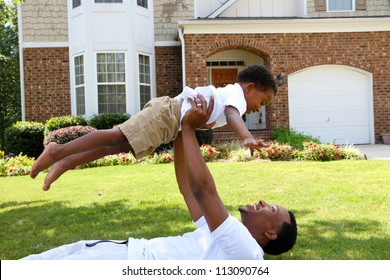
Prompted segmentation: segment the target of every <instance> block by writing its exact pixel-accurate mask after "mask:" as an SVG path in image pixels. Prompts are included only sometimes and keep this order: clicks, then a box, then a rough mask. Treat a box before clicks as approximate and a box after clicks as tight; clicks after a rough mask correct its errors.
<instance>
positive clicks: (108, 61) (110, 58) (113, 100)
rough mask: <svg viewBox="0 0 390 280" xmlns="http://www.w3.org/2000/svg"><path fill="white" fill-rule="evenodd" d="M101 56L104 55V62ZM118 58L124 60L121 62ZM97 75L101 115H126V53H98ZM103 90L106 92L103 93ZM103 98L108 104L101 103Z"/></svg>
mask: <svg viewBox="0 0 390 280" xmlns="http://www.w3.org/2000/svg"><path fill="white" fill-rule="evenodd" d="M101 55H104V60H102V56H101ZM118 56H121V58H122V59H121V60H120V61H118ZM96 74H97V77H96V78H97V99H98V112H99V114H101V113H126V53H124V52H98V53H96ZM103 89H105V90H106V92H102V91H103ZM120 89H122V90H120ZM107 91H109V92H107ZM101 98H105V99H106V102H101V100H100V99H101ZM113 106H114V107H115V109H114V110H113V109H112V107H113ZM104 107H105V108H104ZM110 107H111V108H110Z"/></svg>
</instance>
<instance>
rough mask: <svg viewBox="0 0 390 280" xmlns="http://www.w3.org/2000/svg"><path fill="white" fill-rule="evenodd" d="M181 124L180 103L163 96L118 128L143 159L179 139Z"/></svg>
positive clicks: (154, 99) (150, 102) (136, 155)
mask: <svg viewBox="0 0 390 280" xmlns="http://www.w3.org/2000/svg"><path fill="white" fill-rule="evenodd" d="M179 122H180V103H179V101H177V100H175V99H173V98H170V97H168V96H163V97H159V98H153V99H152V100H150V101H149V102H148V103H147V104H146V105H145V107H144V108H143V109H142V111H140V112H139V113H137V114H136V115H134V117H131V118H130V119H128V120H127V121H125V122H124V123H122V124H120V125H119V126H118V128H119V129H120V130H121V131H122V133H123V134H124V135H125V136H126V138H127V140H128V141H129V143H130V145H131V147H132V148H133V150H134V153H135V154H134V156H135V157H136V158H137V159H141V158H143V157H144V156H147V155H149V154H151V153H152V152H153V151H154V150H155V149H156V148H157V147H158V146H160V145H161V144H164V143H168V142H169V141H172V140H174V139H175V138H176V137H177V134H178V131H179Z"/></svg>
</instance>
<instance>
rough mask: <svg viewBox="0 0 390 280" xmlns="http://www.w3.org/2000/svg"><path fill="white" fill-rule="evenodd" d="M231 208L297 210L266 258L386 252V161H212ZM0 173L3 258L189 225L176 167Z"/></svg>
mask: <svg viewBox="0 0 390 280" xmlns="http://www.w3.org/2000/svg"><path fill="white" fill-rule="evenodd" d="M208 165H209V167H210V170H211V172H212V174H213V175H214V178H215V181H216V184H217V187H218V190H219V193H220V195H221V197H222V200H223V201H224V202H225V205H226V206H227V208H228V210H229V212H230V213H231V214H232V215H233V216H236V217H239V213H238V211H237V208H238V207H239V206H241V205H243V204H247V203H249V202H255V201H258V200H259V199H264V200H266V201H267V202H270V203H278V204H281V205H283V206H285V207H286V208H288V209H291V210H292V211H294V213H295V215H296V218H297V222H298V225H299V237H298V241H297V244H296V245H295V247H294V248H293V250H292V251H290V252H288V253H285V254H282V255H280V256H277V257H272V256H266V258H267V259H298V260H312V259H329V260H336V259H353V260H362V259H363V260H365V259H374V260H379V259H385V260H389V259H390V247H389V244H390V207H389V205H390V185H389V182H390V161H374V160H368V161H364V160H361V161H353V160H343V161H333V162H307V161H302V162H293V161H292V162H267V161H260V162H245V163H237V162H216V163H209V164H208ZM44 175H45V174H40V175H39V176H38V178H37V179H35V180H32V179H30V177H29V176H20V177H1V178H0V188H1V193H0V226H1V231H0V259H3V260H4V259H18V258H21V257H23V256H26V255H29V254H32V253H39V252H42V251H45V250H48V249H51V248H53V247H56V246H59V245H62V244H65V243H71V242H75V241H78V240H81V239H126V238H127V237H128V236H132V237H144V238H153V237H157V236H169V235H178V234H183V233H184V232H186V231H189V230H192V229H193V228H194V227H193V225H192V223H191V220H190V217H189V214H188V212H187V209H186V207H185V205H184V202H183V200H182V197H181V195H180V194H179V192H178V189H177V185H176V179H175V176H174V170H173V164H160V165H153V164H147V165H141V164H137V165H130V166H113V167H100V168H90V169H83V170H73V171H70V172H67V173H66V174H64V175H63V177H61V178H60V179H59V180H58V181H57V182H56V183H55V184H53V186H52V189H51V190H50V191H49V192H43V191H42V189H41V185H42V182H43V179H44Z"/></svg>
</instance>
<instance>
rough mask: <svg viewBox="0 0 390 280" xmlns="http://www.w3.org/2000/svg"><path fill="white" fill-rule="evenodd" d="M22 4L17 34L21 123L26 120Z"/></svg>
mask: <svg viewBox="0 0 390 280" xmlns="http://www.w3.org/2000/svg"><path fill="white" fill-rule="evenodd" d="M21 5H22V3H18V32H19V72H20V106H21V108H20V110H21V114H22V116H21V117H22V121H25V120H26V104H25V102H26V100H25V96H24V70H23V69H24V63H23V47H22V46H23V20H22V6H21Z"/></svg>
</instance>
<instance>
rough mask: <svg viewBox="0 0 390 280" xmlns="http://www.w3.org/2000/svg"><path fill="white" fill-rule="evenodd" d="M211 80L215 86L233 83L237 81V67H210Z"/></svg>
mask: <svg viewBox="0 0 390 280" xmlns="http://www.w3.org/2000/svg"><path fill="white" fill-rule="evenodd" d="M211 80H212V83H213V86H215V87H224V86H226V85H227V84H234V83H236V82H237V69H236V68H234V69H233V68H230V69H211Z"/></svg>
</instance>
